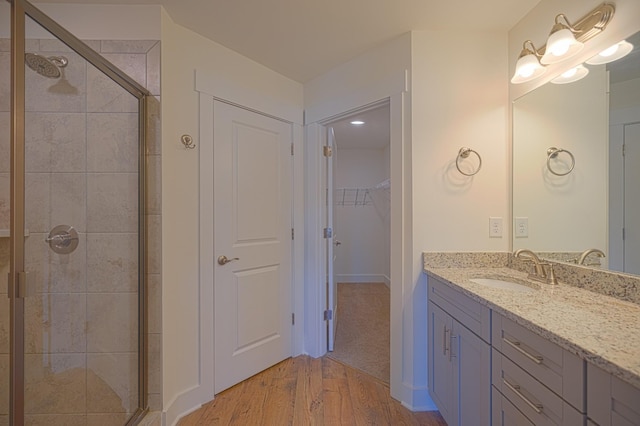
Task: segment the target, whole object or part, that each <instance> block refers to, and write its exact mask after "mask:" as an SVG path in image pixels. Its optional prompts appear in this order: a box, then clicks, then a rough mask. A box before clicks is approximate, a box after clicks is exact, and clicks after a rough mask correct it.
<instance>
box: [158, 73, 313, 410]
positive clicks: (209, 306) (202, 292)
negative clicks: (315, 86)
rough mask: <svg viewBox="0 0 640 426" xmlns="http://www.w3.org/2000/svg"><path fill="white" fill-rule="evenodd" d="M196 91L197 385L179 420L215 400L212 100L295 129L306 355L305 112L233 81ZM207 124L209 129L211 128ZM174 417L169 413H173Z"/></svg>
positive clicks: (300, 346)
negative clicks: (197, 163)
mask: <svg viewBox="0 0 640 426" xmlns="http://www.w3.org/2000/svg"><path fill="white" fill-rule="evenodd" d="M195 90H196V91H197V92H199V95H200V117H199V122H200V135H199V137H196V138H195V141H196V145H198V152H199V155H200V164H199V166H200V171H199V176H200V188H199V200H200V205H199V231H200V232H199V235H200V242H199V248H200V250H199V264H200V269H199V290H198V292H199V298H198V300H199V305H198V306H196V307H194V308H195V309H198V312H199V330H198V341H199V352H198V359H197V362H198V366H199V380H198V383H195V384H194V385H193V386H192V387H191V388H189V389H187V390H186V391H185V392H183V393H182V394H180V395H178V396H177V397H176V398H175V399H174V400H172V401H171V403H170V404H169V407H168V409H167V418H178V417H179V416H180V415H183V414H185V413H188V412H190V411H192V410H194V409H196V408H197V407H199V406H200V405H202V404H204V403H205V402H208V401H211V400H212V399H213V397H214V377H213V372H214V368H213V365H214V359H213V357H214V338H213V333H214V312H213V289H214V287H213V286H214V282H213V280H214V271H213V268H214V265H213V261H214V260H213V259H214V251H213V232H214V229H213V202H214V196H213V187H212V186H211V184H209V183H210V182H213V170H212V168H211V167H209V165H210V164H212V163H211V159H212V158H213V129H212V126H211V125H210V123H211V119H212V117H213V99H216V100H220V101H223V102H227V103H230V104H233V105H236V106H239V107H242V108H245V109H248V110H250V111H254V112H257V113H260V114H263V115H267V116H270V117H273V118H276V119H278V120H282V121H286V122H288V123H291V124H292V128H293V135H292V136H293V149H294V153H295V154H294V158H293V174H292V212H291V214H292V219H293V221H292V223H293V227H294V230H295V231H296V232H295V239H294V241H293V250H292V256H293V258H292V280H291V281H292V299H293V306H292V309H293V311H292V312H293V313H294V315H295V324H294V326H293V332H292V344H291V354H292V356H296V355H299V354H301V353H304V321H303V317H304V316H303V312H304V287H303V277H304V256H302V255H301V254H300V253H303V252H304V247H305V238H304V232H303V231H304V186H303V184H302V182H303V181H304V156H303V154H302V153H303V138H302V136H303V133H302V131H303V128H302V121H303V110H302V107H301V106H299V105H293V104H288V103H283V102H282V101H281V100H278V99H273V98H269V97H267V96H265V95H261V94H258V93H256V92H255V90H251V89H249V88H247V87H244V86H241V85H239V84H238V82H235V81H229V80H227V79H224V78H221V77H219V76H215V75H212V74H209V73H207V72H202V71H200V70H196V73H195ZM207 124H209V125H207ZM169 411H170V412H169Z"/></svg>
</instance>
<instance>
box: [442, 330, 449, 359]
mask: <svg viewBox="0 0 640 426" xmlns="http://www.w3.org/2000/svg"><path fill="white" fill-rule="evenodd" d="M447 334H449V330H447V326H446V325H445V326H444V333H442V355H446V354H447V349H448V348H447V341H448V340H449V339H447Z"/></svg>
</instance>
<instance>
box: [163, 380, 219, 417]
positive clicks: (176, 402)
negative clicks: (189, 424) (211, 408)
mask: <svg viewBox="0 0 640 426" xmlns="http://www.w3.org/2000/svg"><path fill="white" fill-rule="evenodd" d="M204 402H208V401H204ZM202 404H203V401H202V390H201V387H200V386H194V387H192V388H191V389H188V390H186V391H184V392H182V393H181V394H180V395H178V396H176V397H175V398H174V399H173V400H172V401H171V402H170V403H169V404H167V408H166V409H165V410H163V412H162V424H163V425H164V426H175V425H176V424H178V421H179V420H180V419H181V418H182V417H184V416H186V415H187V414H190V413H192V412H194V411H196V410H197V409H199V408H200V407H202Z"/></svg>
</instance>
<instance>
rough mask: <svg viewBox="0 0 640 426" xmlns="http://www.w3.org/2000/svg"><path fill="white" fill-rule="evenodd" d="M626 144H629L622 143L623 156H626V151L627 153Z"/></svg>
mask: <svg viewBox="0 0 640 426" xmlns="http://www.w3.org/2000/svg"><path fill="white" fill-rule="evenodd" d="M626 146H627V144H626V143H623V144H622V156H623V157H624V156H625V153H626Z"/></svg>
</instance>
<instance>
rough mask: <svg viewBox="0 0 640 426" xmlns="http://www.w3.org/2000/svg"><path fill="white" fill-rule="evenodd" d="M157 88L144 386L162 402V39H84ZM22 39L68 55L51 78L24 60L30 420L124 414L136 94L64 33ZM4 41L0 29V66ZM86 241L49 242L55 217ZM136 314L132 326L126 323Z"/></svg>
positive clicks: (132, 394) (2, 111)
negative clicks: (57, 245)
mask: <svg viewBox="0 0 640 426" xmlns="http://www.w3.org/2000/svg"><path fill="white" fill-rule="evenodd" d="M87 43H88V44H89V45H90V46H91V47H92V48H93V49H94V50H96V51H98V52H100V53H101V54H102V55H103V56H104V57H105V58H107V59H108V60H109V61H111V62H113V63H114V64H115V65H116V66H118V67H119V68H120V69H122V70H123V71H124V72H125V73H127V74H128V75H129V76H130V77H132V78H133V79H135V80H136V81H137V82H138V83H140V84H141V85H143V86H145V87H146V88H147V89H148V90H149V91H150V92H151V93H152V95H153V98H152V99H151V102H150V103H149V114H148V125H147V135H148V138H147V150H146V152H147V155H146V160H147V169H148V179H147V188H146V190H147V191H146V193H147V198H146V208H147V243H148V244H147V259H146V262H147V275H146V277H145V286H146V290H147V302H148V330H147V335H146V338H147V342H148V348H149V351H148V372H149V374H148V396H149V404H150V408H151V410H160V409H161V399H162V398H161V383H162V378H161V358H160V355H161V350H160V348H161V336H162V324H161V294H162V291H161V286H162V277H161V207H160V206H161V203H160V194H161V180H160V178H161V169H160V167H161V161H160V159H161V152H160V43H159V42H158V41H105V40H103V41H88V42H87ZM27 51H29V52H35V53H40V54H42V55H44V56H53V55H64V56H65V57H67V58H68V60H69V64H68V65H67V67H65V68H64V69H63V76H62V77H61V78H59V79H57V80H52V79H47V78H45V77H42V76H39V75H37V74H36V73H34V72H32V71H31V70H27V75H26V78H27V80H26V81H27V84H26V92H27V102H26V105H27V114H26V122H27V126H26V146H27V152H26V158H27V162H26V172H27V173H26V176H25V180H26V192H27V197H26V198H27V202H26V223H27V227H28V228H29V236H28V238H27V239H26V263H27V270H28V271H30V273H31V275H32V277H33V283H34V284H35V286H36V295H35V296H33V297H30V298H28V299H26V311H27V317H26V327H25V329H26V352H27V356H26V360H25V361H26V381H27V383H26V411H27V413H28V414H29V416H28V422H29V423H30V424H40V423H43V424H44V423H46V424H47V425H48V426H55V425H75V424H82V425H85V424H87V425H98V424H122V423H124V420H125V419H126V418H127V416H128V415H129V414H130V413H131V411H132V410H133V409H135V407H136V406H137V389H138V383H137V382H138V380H137V352H138V351H137V335H136V332H135V331H136V327H137V325H138V321H137V306H138V305H137V304H138V293H137V282H138V276H137V270H138V259H137V243H136V242H137V240H136V239H137V234H136V232H137V227H138V220H137V207H136V206H137V201H138V198H137V191H136V188H137V182H138V173H137V171H138V164H137V158H138V157H137V149H136V146H137V134H138V132H137V129H138V119H137V102H136V100H135V98H134V97H133V96H131V95H130V94H128V93H127V92H126V91H124V89H122V88H120V87H119V86H117V85H116V84H115V83H114V82H113V81H111V80H110V79H109V78H107V77H105V76H104V75H103V74H102V73H101V72H99V71H98V70H97V69H96V68H94V67H93V66H92V65H89V64H87V63H86V62H85V61H83V60H82V59H81V58H80V57H79V56H78V55H77V54H76V53H74V52H72V51H71V50H70V49H69V48H68V47H66V46H65V45H64V44H62V43H60V42H59V41H57V40H46V39H41V40H28V41H27ZM9 63H10V49H9V43H8V41H7V40H0V76H7V75H9V70H10V67H9V65H10V64H9ZM9 89H10V87H9V79H8V78H0V426H4V425H5V424H7V423H8V422H7V417H6V415H7V413H8V386H7V385H6V380H7V379H8V351H9V348H8V346H9V345H8V329H9V326H8V315H7V312H8V308H9V305H8V299H7V297H6V290H7V286H6V277H7V272H8V260H9V259H8V242H9V239H8V238H6V237H2V234H1V232H2V231H1V230H2V229H8V227H9V177H10V176H9V140H8V139H9V119H10V118H9V93H10V90H9ZM59 224H66V225H71V226H73V227H74V228H75V229H76V230H77V231H78V233H79V245H78V248H77V249H76V250H75V251H74V252H73V253H71V254H68V255H59V254H56V253H53V252H52V251H51V250H50V249H49V247H48V245H47V244H46V243H45V242H44V240H45V238H46V236H47V235H48V232H49V231H50V230H51V228H53V227H54V226H56V225H59ZM132 324H133V325H134V326H135V327H132Z"/></svg>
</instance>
